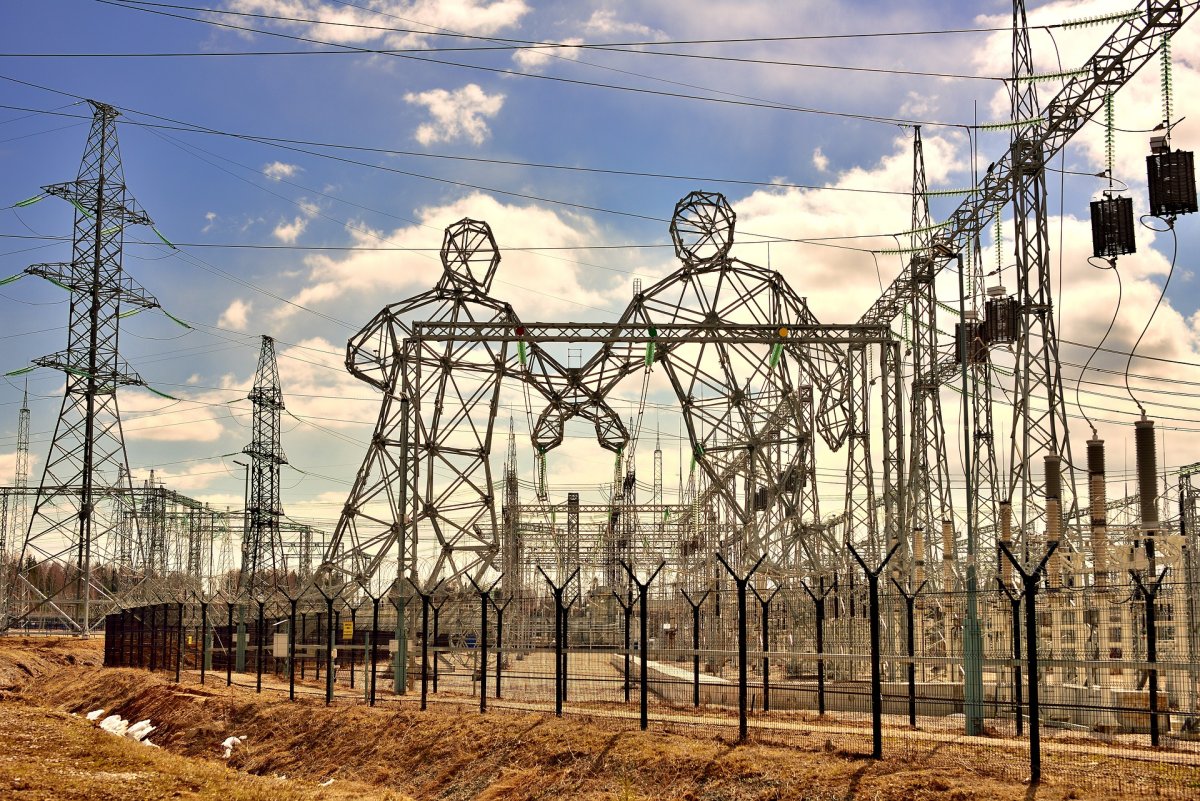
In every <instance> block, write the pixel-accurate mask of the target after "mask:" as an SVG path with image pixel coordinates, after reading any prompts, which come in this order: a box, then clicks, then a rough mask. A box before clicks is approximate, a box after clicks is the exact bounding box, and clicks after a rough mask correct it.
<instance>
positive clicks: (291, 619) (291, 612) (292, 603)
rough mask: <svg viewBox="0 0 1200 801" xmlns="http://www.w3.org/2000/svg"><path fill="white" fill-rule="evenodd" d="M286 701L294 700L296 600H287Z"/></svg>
mask: <svg viewBox="0 0 1200 801" xmlns="http://www.w3.org/2000/svg"><path fill="white" fill-rule="evenodd" d="M288 700H289V701H295V700H296V599H295V598H289V599H288Z"/></svg>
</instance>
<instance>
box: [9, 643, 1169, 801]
mask: <svg viewBox="0 0 1200 801" xmlns="http://www.w3.org/2000/svg"><path fill="white" fill-rule="evenodd" d="M16 646H17V643H14V642H3V641H0V677H2V676H4V675H6V674H5V672H4V671H5V670H6V668H5V665H6V663H9V662H12V661H13V660H15V659H16V658H18V656H19V655H18V654H17V653H16V652H17V651H19V650H20V649H19V648H18V647H16ZM88 648H92V649H93V650H92V651H91V652H89V651H88ZM94 649H95V646H88V645H79V644H68V645H66V646H64V647H63V648H62V649H61V650H56V648H55V646H53V645H47V644H43V645H41V646H38V647H36V648H34V651H35V652H38V651H40V652H41V654H40V655H39V656H37V657H36V659H37V660H40V661H38V664H37V665H36V666H35V667H40V668H41V670H40V672H39V671H38V670H34V671H33V675H29V674H26V675H25V681H24V689H23V690H22V691H21V697H22V698H23V699H25V700H26V701H27V702H29V703H36V704H38V705H39V706H41V707H42V709H19V710H18V711H16V712H14V711H13V710H14V709H18V708H17V707H15V705H14V704H13V703H11V702H9V703H4V704H0V709H3V710H4V711H5V714H6V715H9V716H11V715H19V716H25V718H30V717H31V716H32V717H36V716H39V715H40V716H42V718H44V719H45V720H48V721H53V722H54V725H56V726H58V727H59V728H62V730H63V731H64V732H66V733H69V734H70V735H71V738H77V737H78V738H81V737H83V734H89V735H90V734H91V733H92V732H94V731H95V730H94V729H89V728H87V726H86V724H83V723H81V722H80V721H79V719H78V718H70V717H67V716H65V714H64V713H69V712H76V713H82V712H86V711H89V710H91V709H95V708H98V707H104V708H106V709H109V710H110V711H115V712H118V713H120V714H121V715H122V716H124V717H126V718H129V719H130V720H134V719H142V718H150V719H151V720H152V721H153V723H154V724H155V725H156V726H158V727H159V729H158V731H156V732H155V733H154V734H153V735H152V739H153V740H154V741H155V742H156V743H160V744H161V745H162V746H163V749H164V751H170V752H172V753H171V754H167V753H155V754H154V756H153V757H147V756H145V754H144V752H146V751H147V750H148V749H145V748H144V747H141V746H135V745H133V744H127V743H125V742H123V741H120V740H117V738H112V737H110V736H109V735H106V734H103V735H102V738H108V740H110V741H112V742H111V743H108V746H109V747H110V748H109V750H108V751H105V752H104V753H103V754H102V755H101V752H99V751H98V752H97V759H96V760H95V762H94V763H91V764H92V765H93V767H92V768H91V769H92V770H94V771H104V772H108V773H115V772H126V771H132V772H137V770H140V769H134V768H130V767H127V764H128V763H126V762H123V761H122V760H125V759H128V758H145V759H155V760H157V759H162V760H164V761H163V762H161V763H158V764H156V765H155V768H156V769H159V768H160V769H161V780H162V782H163V787H164V788H165V787H167V786H168V783H169V782H170V781H175V782H177V785H178V786H180V787H183V786H191V785H192V784H196V783H198V782H201V783H202V782H213V784H212V785H211V786H212V787H213V788H216V787H218V786H219V785H218V784H217V783H218V782H219V781H220V780H221V777H222V776H233V775H239V774H233V773H231V772H230V771H228V770H227V769H226V768H225V767H224V766H223V764H220V763H215V762H213V761H212V760H213V759H214V758H215V757H217V756H218V752H219V748H218V744H219V743H220V742H221V741H222V740H223V739H224V738H225V737H227V736H229V735H231V734H233V735H240V736H244V737H246V745H245V747H244V748H240V749H238V750H236V751H235V753H234V757H233V759H231V760H230V762H229V765H230V766H231V767H233V768H236V769H238V770H240V771H243V772H245V773H250V774H255V775H256V776H261V777H271V776H274V775H275V774H283V775H286V776H288V777H289V778H290V779H292V780H293V781H290V782H288V783H286V784H287V786H288V788H289V789H288V790H287V791H288V792H295V793H301V792H307V790H304V789H303V788H313V787H314V786H315V785H316V783H318V782H321V781H325V780H327V779H329V778H334V779H336V781H335V784H334V785H333V787H335V788H336V787H338V786H339V785H341V786H342V787H348V786H351V785H357V786H359V787H364V786H365V787H372V788H388V789H391V790H393V791H396V792H398V793H404V794H407V795H410V796H412V797H414V798H420V799H427V798H430V799H432V798H436V799H445V800H446V801H457V800H458V799H464V800H465V799H489V800H490V801H498V800H499V799H528V800H529V801H532V800H533V799H553V801H559V800H560V799H595V800H596V801H599V799H656V800H657V799H672V800H674V801H684V800H688V801H699V800H700V799H705V801H718V800H720V799H728V800H729V801H751V799H753V800H755V801H760V800H761V801H767V800H768V799H797V800H799V799H810V800H811V801H832V799H838V800H839V801H849V799H863V800H871V801H874V799H878V800H879V801H892V800H895V801H899V800H900V799H919V800H921V801H942V800H944V799H954V800H955V801H959V800H961V799H1014V801H1015V800H1016V799H1027V798H1031V797H1036V798H1038V799H1045V800H1047V801H1056V800H1057V799H1065V798H1079V799H1099V798H1105V797H1110V796H1108V795H1106V794H1103V793H1095V792H1085V791H1081V790H1079V789H1077V788H1075V787H1072V786H1066V785H1055V784H1049V783H1048V784H1043V785H1042V786H1041V787H1039V788H1037V791H1036V793H1030V790H1029V788H1028V787H1027V786H1025V785H1023V784H1020V783H1018V782H1014V781H1011V780H1006V779H1005V778H1004V777H1003V776H1000V775H989V773H988V770H989V768H988V767H987V766H985V765H978V764H973V763H972V762H971V761H970V757H967V758H966V759H964V758H963V756H962V752H958V754H957V756H955V755H950V754H941V753H936V754H931V755H926V756H921V757H919V758H913V757H910V758H908V759H889V760H884V761H882V762H873V761H870V760H864V759H862V758H860V757H858V756H855V755H848V754H844V753H839V752H837V751H828V750H823V749H821V748H820V747H817V748H814V749H812V750H807V751H805V750H798V749H796V748H791V747H788V748H782V747H772V746H766V745H745V746H739V745H736V744H734V743H731V742H728V741H727V740H723V739H721V738H720V737H713V736H708V737H706V736H704V731H703V730H698V729H688V730H686V731H684V732H682V733H678V732H663V731H651V732H639V731H637V730H636V729H633V730H629V729H627V728H624V726H625V724H623V723H621V722H617V721H613V720H607V719H603V720H602V719H595V720H588V719H580V718H568V719H557V718H554V717H553V716H548V715H538V714H530V713H518V712H505V711H496V712H489V713H488V714H487V715H479V714H477V713H475V712H471V711H467V710H466V709H464V710H461V711H455V710H452V709H446V708H439V709H430V710H429V711H427V712H419V711H417V710H415V709H413V708H411V707H407V706H406V707H403V708H401V709H399V710H397V709H395V708H391V709H383V708H377V709H370V708H368V707H365V706H361V705H357V706H349V705H341V706H334V707H332V708H327V707H325V706H323V705H321V704H320V703H319V702H315V701H310V700H302V701H298V702H296V703H288V702H287V701H286V700H284V699H280V698H279V697H277V696H271V695H262V696H256V695H254V694H253V693H250V692H247V691H245V690H241V689H238V688H236V687H235V688H226V687H224V686H215V687H214V686H209V687H205V688H202V687H200V686H198V685H196V684H194V683H187V684H185V685H183V686H179V685H174V684H172V683H170V682H169V681H167V680H166V678H167V677H165V676H160V675H150V674H148V673H146V672H143V671H135V670H123V669H122V670H116V669H114V670H105V669H103V668H99V667H96V666H94V662H95V661H96V660H95V659H94V658H93V657H94V654H95V650H94ZM67 657H73V658H74V663H73V664H72V663H71V662H69V661H68V660H67ZM20 658H21V659H25V660H26V662H28V661H29V659H30V657H28V656H27V655H26V656H20ZM27 667H28V665H27ZM19 672H23V671H19ZM18 683H20V682H18ZM47 708H48V709H49V710H57V711H47ZM47 725H48V724H47ZM76 729H78V730H79V733H77V732H76ZM95 734H96V735H101V734H102V733H99V732H95ZM64 737H66V734H64ZM68 739H70V738H68ZM70 741H71V742H74V741H75V740H70ZM80 742H82V740H80ZM47 745H48V748H47V749H46V753H45V755H44V760H43V761H45V762H47V763H48V764H47V766H46V768H45V773H42V774H37V775H40V776H43V777H44V778H45V779H46V780H51V779H52V778H54V773H53V766H52V764H49V763H50V760H52V759H57V758H58V757H57V756H56V754H57V753H58V749H59V746H58V744H57V742H55V741H53V740H49V741H47ZM131 748H132V749H133V753H132V754H129V753H127V752H129V751H130V749H131ZM30 749H31V750H27V751H26V752H24V753H26V754H27V756H28V755H29V754H34V753H37V751H38V750H39V749H37V748H36V747H34V746H30ZM137 749H141V750H140V751H138V750H137ZM176 755H177V756H176ZM167 760H171V761H167ZM1152 768H1153V766H1147V769H1152ZM38 770H42V767H41V765H40V762H39V767H38ZM5 775H6V774H3V773H0V796H3V795H4V792H3V787H4V785H3V781H4V776H5ZM33 780H34V779H33V777H32V776H31V778H29V779H28V781H30V782H32V781H33ZM262 781H265V782H268V785H266V786H267V788H268V789H272V790H273V786H272V785H270V784H269V782H270V781H271V780H270V779H263V780H262ZM51 786H52V785H51ZM204 786H205V787H208V786H210V785H208V784H205V785H204ZM252 786H253V785H252V784H247V785H246V787H247V788H250V787H252ZM164 791H165V789H164ZM251 791H252V790H250V789H247V790H246V792H251ZM254 791H256V790H254ZM191 792H208V791H207V790H202V791H191ZM213 792H214V793H216V792H219V791H217V790H215V789H214V790H213ZM281 792H282V791H280V792H279V793H276V794H274V795H271V794H269V793H268V795H265V796H262V797H272V798H292V797H296V798H301V797H303V798H309V797H316V796H311V795H291V796H289V795H283V794H280V793H281ZM29 797H31V798H32V797H53V796H46V795H44V794H43V795H31V796H29ZM62 797H70V796H62ZM80 797H83V796H80ZM111 797H114V798H124V797H125V796H119V795H114V796H111ZM195 797H201V798H209V797H212V798H215V797H217V796H216V795H198V796H195ZM222 797H225V798H242V797H245V798H251V797H254V798H257V797H259V796H245V795H244V796H234V795H225V794H222ZM330 797H337V796H330ZM358 797H363V798H371V797H384V796H375V795H372V794H370V793H367V792H366V791H363V792H362V793H361V794H360V795H359V796H358Z"/></svg>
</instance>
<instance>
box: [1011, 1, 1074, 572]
mask: <svg viewBox="0 0 1200 801" xmlns="http://www.w3.org/2000/svg"><path fill="white" fill-rule="evenodd" d="M1012 66H1013V74H1012V81H1011V83H1010V90H1011V98H1012V116H1013V122H1014V128H1013V132H1012V145H1011V147H1010V150H1009V152H1010V153H1012V154H1013V168H1012V173H1011V177H1012V182H1013V229H1014V236H1015V240H1016V250H1015V253H1016V272H1017V302H1018V304H1019V308H1020V316H1019V318H1018V320H1019V327H1018V332H1017V342H1016V346H1017V355H1016V380H1015V383H1014V393H1013V426H1012V432H1013V439H1012V446H1011V452H1012V458H1011V460H1010V464H1011V465H1012V469H1013V471H1014V475H1013V481H1012V484H1011V486H1010V487H1009V492H1010V500H1012V501H1013V502H1014V506H1013V508H1014V509H1015V510H1018V517H1017V523H1018V526H1019V530H1020V531H1021V532H1022V536H1023V537H1024V538H1025V541H1026V542H1027V543H1028V539H1029V537H1030V536H1031V535H1032V534H1033V530H1034V527H1035V526H1036V525H1037V524H1038V522H1039V521H1040V520H1041V519H1042V518H1043V516H1044V515H1049V514H1051V513H1055V514H1057V515H1058V519H1053V520H1052V519H1049V518H1047V519H1046V527H1047V529H1048V535H1049V536H1051V537H1054V538H1057V533H1058V531H1060V530H1061V527H1062V521H1061V516H1062V515H1063V514H1066V515H1067V516H1068V517H1073V515H1074V512H1075V504H1076V494H1075V468H1074V464H1073V462H1072V460H1071V442H1070V439H1069V438H1068V436H1067V418H1066V408H1065V405H1064V403H1063V392H1062V375H1061V373H1060V368H1059V360H1058V337H1057V334H1056V332H1055V325H1054V314H1055V309H1054V304H1053V299H1052V297H1051V290H1050V231H1049V225H1048V219H1047V212H1046V170H1045V163H1046V152H1045V148H1044V146H1043V144H1042V142H1043V140H1044V139H1045V133H1044V129H1045V124H1044V122H1043V121H1042V119H1041V115H1042V109H1041V108H1040V107H1039V105H1038V99H1037V91H1036V85H1035V82H1034V81H1033V80H1031V78H1032V76H1033V74H1034V73H1033V54H1032V51H1031V49H1030V44H1029V25H1028V23H1027V21H1026V19H1025V3H1024V0H1014V2H1013V62H1012ZM997 246H998V247H999V244H998V245H997ZM1041 459H1045V460H1046V468H1045V469H1047V470H1054V469H1057V468H1058V461H1057V460H1059V459H1061V460H1064V461H1065V463H1066V464H1065V466H1066V470H1067V481H1066V482H1065V484H1064V486H1063V491H1064V493H1070V497H1069V499H1068V498H1060V499H1058V500H1059V504H1057V509H1050V508H1048V507H1049V506H1051V505H1050V504H1047V503H1046V502H1045V501H1046V500H1047V499H1045V498H1044V496H1045V492H1046V485H1047V479H1046V478H1045V476H1044V475H1043V472H1042V465H1041V464H1038V463H1037V461H1035V460H1039V461H1040V460H1041ZM1057 483H1058V482H1057V481H1055V482H1054V484H1057ZM1052 572H1053V571H1052ZM1053 580H1054V577H1053V576H1051V581H1052V582H1053Z"/></svg>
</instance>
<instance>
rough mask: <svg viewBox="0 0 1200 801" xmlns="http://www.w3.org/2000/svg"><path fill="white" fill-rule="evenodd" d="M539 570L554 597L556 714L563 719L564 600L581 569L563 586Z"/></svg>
mask: <svg viewBox="0 0 1200 801" xmlns="http://www.w3.org/2000/svg"><path fill="white" fill-rule="evenodd" d="M537 569H538V572H539V573H541V574H542V578H544V579H545V580H546V583H547V584H549V585H550V592H551V593H552V594H553V595H554V714H555V715H556V716H557V717H560V718H561V717H562V707H563V698H564V696H565V694H566V693H565V690H566V681H567V680H566V676H565V675H564V673H565V668H566V659H565V658H564V657H563V651H564V648H565V643H564V642H563V634H564V633H565V627H564V626H563V623H562V619H563V617H564V616H565V612H564V610H563V602H562V599H563V592H565V591H566V589H567V585H568V584H570V583H571V582H572V581H573V580H574V579H575V577H576V576H578V575H579V568H575V570H574V571H572V573H571V575H570V576H568V577H567V580H566V581H564V582H563V583H562V584H561V585H558V584H555V583H554V582H553V581H551V580H550V576H548V575H546V571H545V570H542V566H541V565H538V566H537Z"/></svg>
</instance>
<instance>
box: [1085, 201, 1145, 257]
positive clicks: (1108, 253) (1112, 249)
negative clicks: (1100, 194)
mask: <svg viewBox="0 0 1200 801" xmlns="http://www.w3.org/2000/svg"><path fill="white" fill-rule="evenodd" d="M1134 233H1135V232H1134V225H1133V199H1132V198H1128V197H1112V196H1107V197H1104V198H1102V199H1100V200H1093V201H1092V255H1094V256H1096V257H1097V258H1101V259H1110V258H1114V257H1116V256H1124V255H1126V254H1129V253H1136V252H1137V238H1136V237H1135V235H1134Z"/></svg>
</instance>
